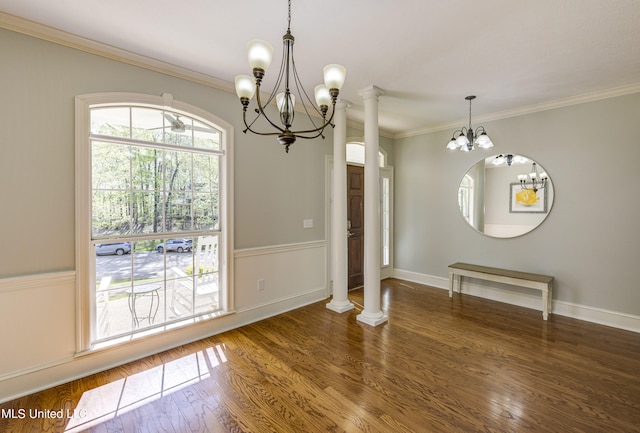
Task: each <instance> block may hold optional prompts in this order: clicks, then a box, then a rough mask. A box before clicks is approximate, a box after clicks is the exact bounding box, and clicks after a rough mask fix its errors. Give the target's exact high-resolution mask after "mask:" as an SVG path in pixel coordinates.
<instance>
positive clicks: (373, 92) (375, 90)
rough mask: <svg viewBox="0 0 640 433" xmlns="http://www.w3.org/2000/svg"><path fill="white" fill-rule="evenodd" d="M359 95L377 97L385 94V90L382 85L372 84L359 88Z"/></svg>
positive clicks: (368, 97) (366, 97)
mask: <svg viewBox="0 0 640 433" xmlns="http://www.w3.org/2000/svg"><path fill="white" fill-rule="evenodd" d="M358 95H360V96H362V99H371V98H377V97H378V96H380V95H384V90H382V89H381V88H380V87H377V86H374V85H371V86H367V87H365V88H364V89H360V90H358Z"/></svg>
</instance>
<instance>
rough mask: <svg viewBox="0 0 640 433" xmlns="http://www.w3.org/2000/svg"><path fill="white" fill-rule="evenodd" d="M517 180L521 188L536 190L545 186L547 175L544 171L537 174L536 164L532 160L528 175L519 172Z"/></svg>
mask: <svg viewBox="0 0 640 433" xmlns="http://www.w3.org/2000/svg"><path fill="white" fill-rule="evenodd" d="M518 180H519V181H520V187H521V188H522V189H531V190H533V192H538V190H539V189H542V188H544V187H545V186H547V182H548V180H549V176H548V175H547V173H546V172H544V171H543V172H542V173H539V174H538V165H537V164H536V163H535V162H534V163H533V164H532V165H531V172H530V173H529V174H528V175H527V174H519V175H518Z"/></svg>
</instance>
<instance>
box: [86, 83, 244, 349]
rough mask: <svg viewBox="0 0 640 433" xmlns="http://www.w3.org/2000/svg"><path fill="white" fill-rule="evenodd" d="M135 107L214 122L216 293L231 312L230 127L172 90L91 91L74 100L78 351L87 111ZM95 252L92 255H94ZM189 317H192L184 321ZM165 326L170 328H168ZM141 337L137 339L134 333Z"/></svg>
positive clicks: (89, 262)
mask: <svg viewBox="0 0 640 433" xmlns="http://www.w3.org/2000/svg"><path fill="white" fill-rule="evenodd" d="M109 105H112V106H123V105H129V106H138V107H149V108H153V109H158V110H171V111H173V112H181V113H184V115H185V116H189V117H194V118H200V119H202V120H204V121H206V122H208V123H211V124H213V125H215V127H216V128H217V129H218V130H219V131H220V132H221V144H220V146H221V148H220V151H221V156H220V166H219V170H220V173H219V178H220V200H219V209H220V211H219V231H220V233H221V234H220V244H221V249H224V250H223V251H222V252H221V254H220V275H221V281H220V291H221V293H220V295H221V302H223V303H224V305H223V314H226V313H229V312H232V311H233V310H234V308H235V307H234V296H233V290H232V287H233V250H234V246H233V242H234V241H233V233H234V229H233V203H234V199H233V141H234V140H233V137H234V136H233V133H234V131H233V127H232V125H231V124H230V123H228V122H226V121H224V120H222V119H220V118H218V117H217V116H215V115H213V114H211V113H209V112H207V111H205V110H203V109H201V108H198V107H195V106H192V105H190V104H187V103H184V102H180V101H176V100H174V99H173V97H172V96H171V95H170V94H167V93H165V94H162V96H155V95H145V94H138V93H120V92H109V93H93V94H86V95H78V96H76V98H75V118H76V128H75V175H76V181H75V202H76V212H75V217H76V221H75V227H76V312H77V314H76V354H77V355H79V354H83V353H86V352H90V351H92V350H94V348H93V347H92V342H91V335H92V321H93V317H92V316H93V312H92V303H91V302H92V293H91V289H92V287H93V284H92V280H93V279H94V276H95V269H94V260H93V257H92V256H91V253H92V252H93V249H92V242H93V240H92V218H91V215H92V182H91V139H90V134H91V128H90V111H91V109H92V108H95V107H97V106H109ZM94 256H95V254H94ZM188 320H191V321H193V320H194V319H188ZM167 329H169V327H167ZM136 338H139V337H136Z"/></svg>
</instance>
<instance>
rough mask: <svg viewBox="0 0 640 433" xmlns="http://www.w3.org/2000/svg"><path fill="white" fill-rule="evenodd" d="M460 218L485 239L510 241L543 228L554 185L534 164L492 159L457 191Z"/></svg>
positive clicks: (477, 166)
mask: <svg viewBox="0 0 640 433" xmlns="http://www.w3.org/2000/svg"><path fill="white" fill-rule="evenodd" d="M458 205H459V207H460V213H461V214H462V217H463V218H464V219H465V220H466V221H467V223H469V225H470V226H471V227H473V228H474V229H476V230H477V231H479V232H481V233H484V234H485V235H487V236H491V237H495V238H513V237H516V236H521V235H523V234H525V233H529V232H530V231H531V230H533V229H535V228H536V227H538V226H539V225H540V224H542V221H544V219H545V218H546V217H547V215H548V214H549V212H550V211H551V207H552V205H553V184H552V183H551V178H550V177H549V175H548V174H547V172H546V170H545V169H544V168H543V167H542V166H541V165H540V164H538V163H537V162H536V161H534V160H532V159H530V158H527V157H526V156H522V155H516V154H510V153H509V154H501V155H494V156H491V157H489V158H485V159H482V160H480V161H478V162H477V163H476V164H475V165H474V166H473V167H471V168H470V169H469V171H467V173H466V174H465V175H464V177H463V178H462V180H461V182H460V187H459V188H458Z"/></svg>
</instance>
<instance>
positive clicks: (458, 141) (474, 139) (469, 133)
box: [447, 95, 493, 152]
mask: <svg viewBox="0 0 640 433" xmlns="http://www.w3.org/2000/svg"><path fill="white" fill-rule="evenodd" d="M464 99H466V100H467V101H469V126H468V127H465V126H463V127H462V129H458V130H457V131H455V132H454V133H453V137H451V141H449V144H447V149H451V150H456V149H460V150H462V151H463V152H470V151H472V150H473V149H474V144H477V145H478V147H479V148H481V149H489V148H490V147H493V143H492V142H491V139H490V138H489V136H488V135H487V132H486V131H485V130H484V126H478V127H477V128H476V130H475V131H474V130H473V128H472V127H471V101H473V100H474V99H476V97H475V96H473V95H471V96H467V97H466V98H464ZM456 134H457V136H456Z"/></svg>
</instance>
